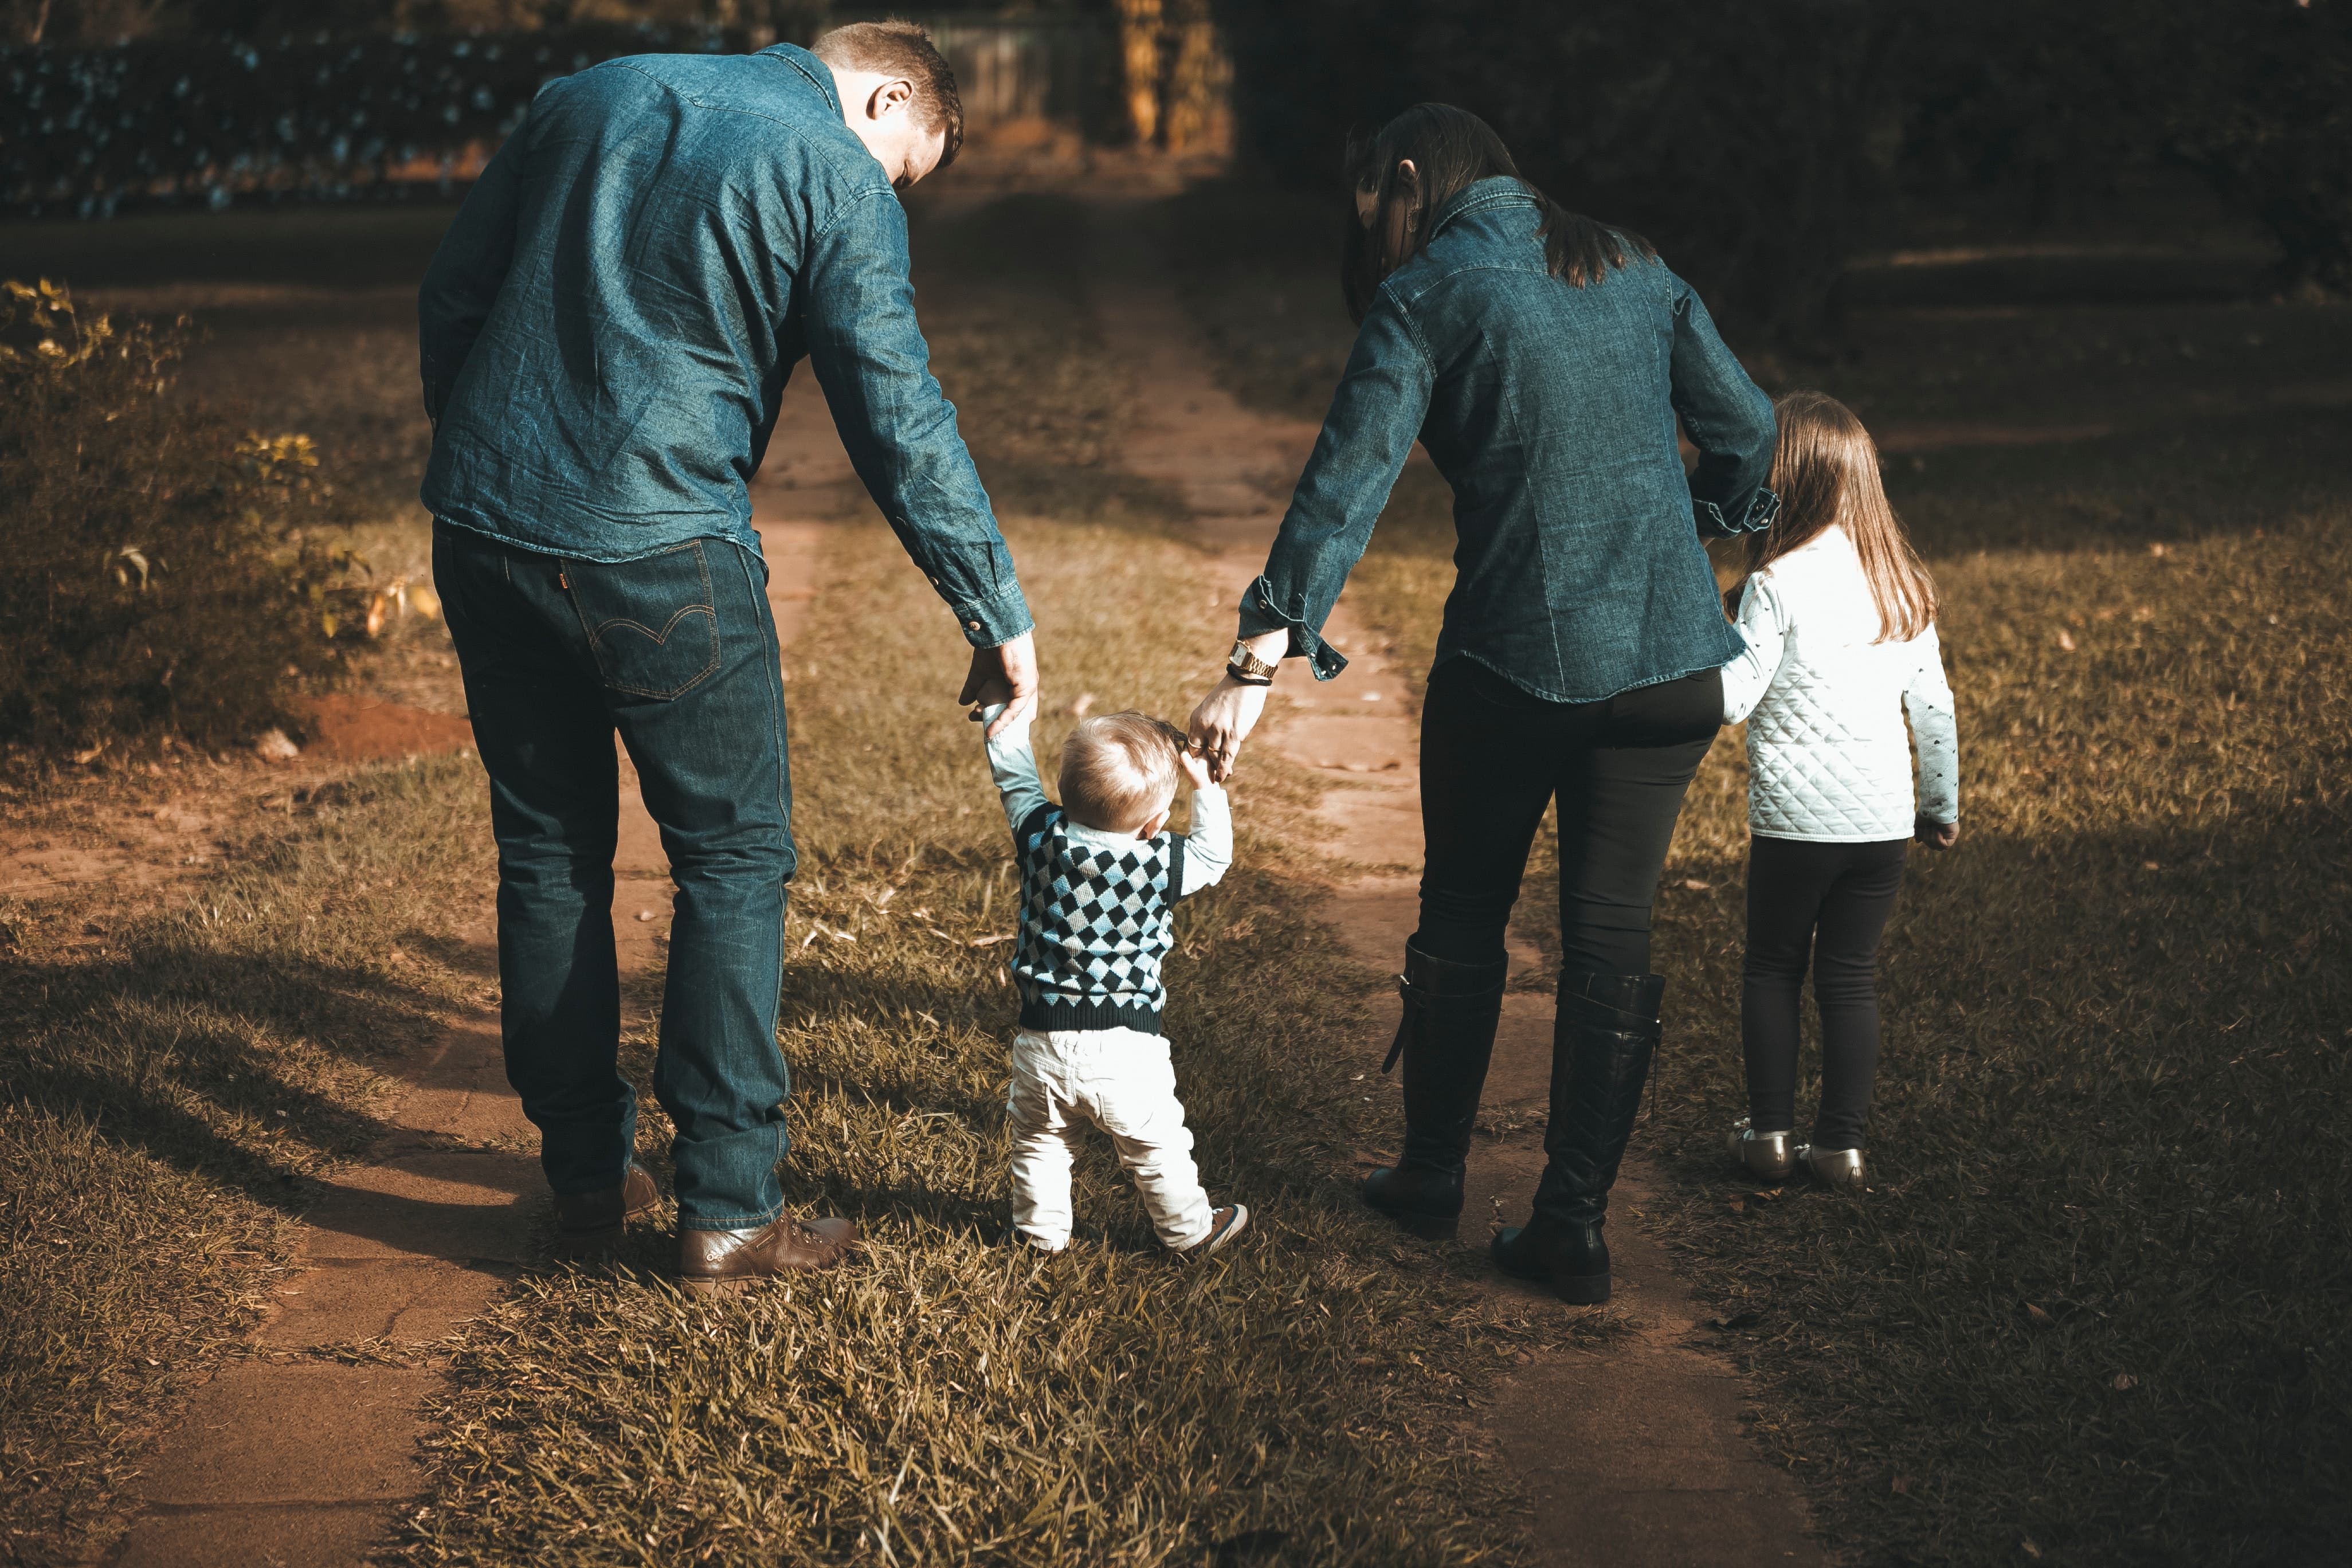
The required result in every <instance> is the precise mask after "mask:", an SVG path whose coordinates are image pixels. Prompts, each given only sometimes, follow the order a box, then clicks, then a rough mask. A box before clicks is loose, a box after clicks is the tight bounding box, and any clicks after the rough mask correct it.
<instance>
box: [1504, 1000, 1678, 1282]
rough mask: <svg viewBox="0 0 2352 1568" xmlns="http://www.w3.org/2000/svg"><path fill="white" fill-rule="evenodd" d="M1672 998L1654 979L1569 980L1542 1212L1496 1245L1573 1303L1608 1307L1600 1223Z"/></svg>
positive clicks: (1555, 1065)
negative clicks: (1661, 1016) (1663, 1006)
mask: <svg viewBox="0 0 2352 1568" xmlns="http://www.w3.org/2000/svg"><path fill="white" fill-rule="evenodd" d="M1665 990H1666V983H1665V980H1664V977H1663V976H1660V975H1655V974H1591V973H1572V974H1563V975H1562V976H1560V986H1559V1017H1558V1019H1557V1020H1556V1021H1555V1022H1554V1023H1553V1025H1552V1047H1551V1124H1550V1126H1549V1127H1548V1128H1547V1129H1546V1130H1545V1131H1544V1152H1545V1154H1546V1155H1548V1156H1549V1160H1548V1162H1547V1163H1546V1164H1545V1166H1544V1173H1543V1180H1542V1181H1541V1182H1540V1183H1538V1184H1537V1187H1536V1201H1535V1212H1534V1214H1533V1215H1531V1216H1530V1217H1529V1218H1528V1223H1527V1225H1526V1226H1524V1227H1520V1226H1514V1227H1512V1228H1510V1229H1507V1230H1505V1231H1504V1232H1502V1233H1501V1234H1500V1235H1498V1236H1497V1237H1495V1262H1496V1266H1497V1267H1499V1268H1502V1269H1503V1270H1504V1271H1505V1272H1506V1273H1510V1274H1517V1275H1519V1276H1521V1277H1522V1278H1524V1279H1544V1280H1549V1282H1550V1284H1551V1287H1552V1289H1554V1290H1556V1291H1558V1292H1559V1297H1560V1299H1561V1300H1565V1301H1575V1302H1580V1303H1585V1304H1591V1303H1593V1302H1599V1301H1606V1300H1609V1245H1608V1243H1607V1242H1605V1241H1603V1240H1602V1239H1601V1221H1602V1216H1603V1215H1605V1214H1606V1212H1607V1210H1608V1207H1609V1189H1610V1188H1611V1187H1612V1185H1614V1184H1615V1183H1616V1181H1617V1163H1618V1162H1619V1161H1620V1160H1622V1158H1623V1157H1624V1154H1625V1144H1626V1142H1628V1141H1629V1140H1630V1139H1631V1138H1632V1137H1633V1119H1634V1117H1635V1116H1636V1115H1637V1114H1638V1113H1639V1112H1640V1110H1641V1109H1642V1087H1643V1084H1644V1083H1646V1082H1647V1081H1648V1080H1649V1077H1650V1058H1651V1056H1652V1055H1653V1054H1654V1052H1655V1051H1656V1049H1657V1046H1658V1037H1659V1034H1660V1029H1659V1024H1658V1010H1659V1004H1660V1003H1661V1002H1662V1001H1664V997H1665Z"/></svg>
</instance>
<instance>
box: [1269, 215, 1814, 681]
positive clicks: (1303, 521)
mask: <svg viewBox="0 0 2352 1568" xmlns="http://www.w3.org/2000/svg"><path fill="white" fill-rule="evenodd" d="M1538 221H1539V220H1538V209H1537V206H1536V205H1535V203H1534V201H1533V200H1532V199H1531V198H1530V197H1529V196H1528V193H1527V189H1526V187H1525V186H1523V185H1521V184H1519V182H1517V180H1512V179H1491V180H1481V181H1479V182H1478V183H1477V184H1474V185H1472V186H1470V187H1469V188H1468V189H1467V190H1465V191H1463V192H1461V193H1460V194H1459V195H1456V196H1455V197H1454V199H1453V200H1451V201H1449V202H1447V203H1446V204H1445V205H1444V206H1443V207H1441V208H1440V209H1439V210H1438V212H1437V214H1436V216H1435V218H1434V220H1433V223H1432V225H1431V234H1430V238H1429V243H1428V245H1427V246H1426V247H1425V248H1424V249H1423V251H1422V253H1421V254H1420V255H1419V256H1417V257H1415V258H1413V259H1412V260H1411V261H1408V262H1407V263H1406V264H1405V265H1404V266H1402V267H1400V268H1397V270H1396V271H1394V272H1393V273H1391V274H1390V276H1389V278H1388V279H1387V281H1386V282H1385V283H1383V284H1382V285H1381V289H1380V292H1379V295H1378V297H1377V298H1376V300H1374V302H1373V304H1372V308H1371V310H1370V312H1369V313H1368V314H1367V315H1366V316H1365V318H1364V324H1363V327H1362V329H1361V331H1359V332H1358V334H1357V337H1356V346H1355V350H1354V352H1353V353H1351V354H1350V355H1349V360H1348V368H1347V371H1346V373H1345V374H1344V375H1342V376H1341V378H1340V382H1339V392H1338V394H1337V395H1335V396H1334V397H1333V399H1332V402H1331V411H1330V413H1329V414H1328V415H1327V416H1325V418H1324V421H1323V433H1322V435H1321V436H1320V437H1318V439H1317V441H1316V443H1315V453H1314V456H1313V457H1312V458H1309V459H1308V461H1307V470H1306V472H1305V474H1304V475H1303V476H1301V478H1300V479H1299V481H1298V489H1297V491H1296V493H1294V495H1293V496H1292V498H1291V502H1290V510H1289V512H1288V513H1287V515H1286V516H1285V517H1284V518H1283V520H1282V531H1281V533H1280V534H1279V535H1278V536H1277V537H1276V540H1275V543H1274V551H1273V553H1272V555H1271V556H1270V557H1269V558H1268V560H1267V562H1266V569H1265V575H1264V576H1263V577H1260V578H1259V579H1258V580H1257V581H1256V582H1255V583H1254V584H1251V586H1250V588H1249V590H1248V592H1247V593H1246V594H1245V595H1244V596H1243V599H1242V605H1241V632H1242V635H1243V636H1244V637H1255V636H1257V635H1258V634H1260V633H1262V632H1269V631H1274V630H1276V629H1278V628H1283V627H1287V628H1288V629H1289V632H1290V652H1291V653H1292V654H1294V655H1303V656H1305V657H1306V658H1308V659H1310V660H1311V661H1312V662H1313V664H1314V668H1315V673H1316V675H1317V677H1318V679H1326V680H1328V679H1330V678H1331V677H1333V676H1335V675H1337V674H1339V671H1340V670H1341V669H1343V668H1346V666H1347V662H1348V661H1347V660H1346V659H1345V658H1341V657H1340V655H1339V652H1338V650H1337V649H1335V648H1333V647H1331V646H1330V645H1329V644H1328V643H1326V642H1324V641H1323V640H1322V637H1321V632H1322V628H1323V623H1324V621H1325V620H1326V618H1328V616H1329V615H1330V613H1331V605H1332V604H1333V602H1334V601H1336V600H1337V599H1338V598H1339V589H1340V587H1341V585H1342V584H1345V583H1346V582H1347V579H1348V573H1349V570H1350V569H1351V568H1353V567H1354V565H1355V563H1356V561H1357V559H1358V557H1360V555H1362V554H1363V552H1364V545H1365V543H1366V542H1367V541H1368V540H1370V537H1371V532H1372V523H1373V521H1374V520H1375V519H1376V518H1378V517H1379V515H1380V512H1381V508H1382V507H1383V506H1384V505H1386V504H1387V501H1388V497H1389V491H1390V489H1391V488H1392V487H1393V486H1394V485H1395V483H1396V480H1397V475H1398V474H1399V473H1400V472H1402V469H1403V468H1404V462H1405V458H1406V457H1407V456H1408V455H1409V454H1410V453H1411V452H1412V444H1413V441H1414V439H1415V438H1416V437H1418V438H1419V439H1420V441H1421V443H1422V445H1423V447H1425V448H1427V450H1428V452H1429V455H1430V458H1432V460H1433V461H1434V462H1435V463H1436V465H1437V469H1438V471H1439V472H1440V473H1442V474H1443V475H1444V476H1445V479H1446V481H1447V482H1448V483H1449V484H1451V485H1452V486H1453V487H1454V530H1455V532H1456V534H1457V536H1458V542H1457V543H1456V545H1455V547H1454V567H1455V571H1456V577H1455V580H1454V592H1453V593H1452V594H1451V595H1449V596H1448V597H1447V599H1446V601H1445V626H1444V631H1443V632H1442V633H1441V634H1440V635H1439V637H1438V641H1437V660H1436V662H1437V663H1439V664H1443V663H1444V662H1445V661H1446V660H1447V659H1450V658H1475V659H1476V660H1478V662H1480V663H1481V664H1484V665H1486V666H1488V667H1490V668H1493V669H1495V670H1496V671H1497V672H1498V673H1500V674H1501V675H1503V676H1505V677H1506V678H1507V679H1509V680H1511V681H1512V682H1513V683H1514V684H1516V685H1517V686H1519V687H1521V688H1523V689H1526V690H1528V691H1530V692H1532V693H1534V694H1535V695H1536V696H1538V697H1542V698H1547V699H1549V700H1552V701H1555V702H1590V701H1597V700H1601V699H1602V698H1606V697H1613V696H1615V695H1616V694H1617V693H1618V692H1621V691H1625V690H1630V689H1633V688H1634V687H1637V686H1645V685H1650V684H1653V683H1654V682H1657V681H1662V680H1672V679H1675V678H1676V677H1678V676H1682V675H1687V674H1690V673H1692V672H1694V671H1696V670H1701V669H1707V668H1713V667H1715V666H1717V665H1720V664H1723V663H1724V662H1725V661H1727V660H1728V659H1730V658H1735V657H1737V656H1738V653H1739V651H1740V646H1741V645H1740V642H1739V637H1738V633H1736V632H1734V631H1733V630H1732V628H1731V627H1730V626H1729V625H1728V624H1727V623H1726V621H1725V620H1724V616H1723V607H1722V602H1721V600H1720V599H1719V598H1718V597H1717V591H1716V585H1715V574H1714V571H1713V569H1712V567H1711V566H1710V565H1709V564H1708V562H1707V557H1706V549H1705V548H1704V547H1703V546H1702V545H1701V544H1700V542H1699V535H1700V534H1701V533H1702V532H1706V533H1713V534H1733V533H1738V532H1742V531H1747V530H1750V529H1760V528H1765V527H1768V526H1769V524H1770V522H1771V521H1772V517H1773V515H1774V513H1775V512H1776V511H1777V510H1778V507H1779V503H1778V502H1777V501H1776V500H1774V499H1773V497H1772V493H1771V492H1770V491H1769V490H1768V489H1764V488H1763V486H1764V481H1765V479H1766V478H1767V477H1768V476H1769V473H1770V470H1771V462H1772V444H1773V437H1774V426H1773V421H1772V403H1771V400H1770V399H1769V398H1768V397H1766V396H1765V395H1764V394H1763V393H1762V392H1761V391H1759V389H1758V387H1757V385H1756V384H1755V383H1754V382H1752V381H1750V380H1749V379H1748V374H1747V373H1746V372H1745V371H1743V370H1741V369H1740V367H1739V362H1738V360H1736V359H1734V358H1733V357H1732V355H1731V352H1730V351H1729V350H1728V349H1727V348H1725V347H1724V344H1723V340H1722V339H1721V338H1720V337H1719V336H1717V333H1716V330H1715V324H1714V322H1713V321H1710V320H1709V319H1708V317H1707V313H1706V307H1705V306H1704V305H1702V304H1700V303H1699V300H1698V296H1697V295H1696V294H1695V293H1693V292H1692V291H1691V289H1690V286H1689V285H1688V284H1686V283H1685V282H1684V281H1683V280H1682V279H1679V278H1677V277H1675V275H1674V273H1673V272H1671V271H1669V270H1668V269H1667V268H1666V267H1665V266H1664V264H1663V263H1661V262H1657V261H1650V260H1644V259H1643V258H1640V257H1639V256H1638V255H1635V256H1631V257H1629V258H1628V265H1627V266H1626V267H1625V268H1623V269H1622V271H1611V272H1610V273H1609V274H1608V275H1607V276H1606V277H1605V278H1603V279H1601V280H1600V281H1597V282H1594V283H1591V284H1588V285H1586V286H1585V287H1583V288H1581V289H1579V288H1575V287H1572V286H1570V284H1568V283H1566V282H1563V281H1561V280H1560V279H1556V278H1554V277H1552V276H1551V275H1550V274H1549V272H1548V271H1547V270H1546V268H1545V264H1544V245H1543V241H1542V240H1541V239H1539V238H1538V237H1537V234H1536V228H1537V225H1538ZM1676 415H1680V416H1682V426H1683V429H1684V430H1685V431H1686V432H1687V433H1688V434H1689V437H1690V439H1691V441H1692V443H1693V444H1694V445H1696V447H1698V450H1699V460H1698V467H1697V469H1696V471H1695V472H1693V473H1692V474H1690V475H1689V476H1688V478H1687V479H1685V475H1684V471H1683V465H1682V458H1681V456H1680V453H1679V450H1678V448H1677V447H1676V445H1675V416H1676Z"/></svg>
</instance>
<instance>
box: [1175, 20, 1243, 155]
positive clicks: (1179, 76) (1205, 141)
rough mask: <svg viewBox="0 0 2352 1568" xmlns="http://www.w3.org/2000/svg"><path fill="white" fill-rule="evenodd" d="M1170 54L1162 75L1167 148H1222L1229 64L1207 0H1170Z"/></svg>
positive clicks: (1228, 139)
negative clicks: (1166, 72) (1165, 90)
mask: <svg viewBox="0 0 2352 1568" xmlns="http://www.w3.org/2000/svg"><path fill="white" fill-rule="evenodd" d="M1170 8H1171V11H1172V12H1173V16H1171V20H1172V21H1173V22H1174V24H1175V32H1176V60H1175V64H1174V66H1173V67H1172V68H1171V69H1170V71H1169V80H1168V126H1167V142H1168V150H1169V151H1170V152H1171V153H1184V152H1223V151H1226V150H1227V149H1228V148H1229V147H1230V146H1231V143H1232V141H1233V111H1232V104H1231V101H1230V99H1231V89H1232V83H1233V69H1232V67H1231V66H1230V65H1229V64H1228V62H1227V61H1226V58H1225V50H1224V45H1223V40H1221V39H1220V38H1219V37H1217V24H1216V21H1215V19H1214V18H1213V17H1212V16H1211V15H1210V13H1209V0H1172V4H1171V7H1170Z"/></svg>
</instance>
